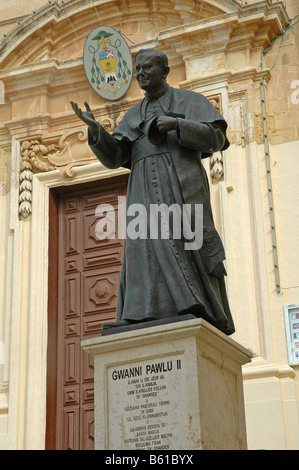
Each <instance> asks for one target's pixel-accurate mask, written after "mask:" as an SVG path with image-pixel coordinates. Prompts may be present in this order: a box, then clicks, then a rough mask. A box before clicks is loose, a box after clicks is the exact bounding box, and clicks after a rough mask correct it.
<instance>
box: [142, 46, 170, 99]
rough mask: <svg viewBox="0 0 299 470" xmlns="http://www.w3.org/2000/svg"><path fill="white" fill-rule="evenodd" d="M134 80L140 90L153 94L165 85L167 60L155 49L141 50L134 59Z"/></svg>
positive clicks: (167, 68) (167, 70) (167, 69)
mask: <svg viewBox="0 0 299 470" xmlns="http://www.w3.org/2000/svg"><path fill="white" fill-rule="evenodd" d="M135 66H136V78H137V81H138V83H139V86H140V88H142V89H143V90H145V91H147V92H149V93H155V92H156V91H157V90H159V88H161V87H162V86H163V85H165V83H166V78H167V75H168V73H169V67H168V58H167V55H166V54H164V52H161V51H156V50H155V49H141V50H140V51H139V52H138V53H137V55H136V57H135Z"/></svg>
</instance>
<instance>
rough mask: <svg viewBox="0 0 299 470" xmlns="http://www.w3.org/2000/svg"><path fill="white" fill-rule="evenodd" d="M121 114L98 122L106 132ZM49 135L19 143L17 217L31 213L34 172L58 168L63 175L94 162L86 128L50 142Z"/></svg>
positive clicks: (65, 176) (72, 172) (66, 175)
mask: <svg viewBox="0 0 299 470" xmlns="http://www.w3.org/2000/svg"><path fill="white" fill-rule="evenodd" d="M123 115H124V113H120V114H119V115H118V116H117V117H115V118H114V119H113V118H110V117H104V118H102V119H100V120H99V122H100V124H101V125H102V126H103V127H104V128H105V129H106V130H107V131H108V132H112V131H113V129H114V128H115V127H116V126H117V125H118V124H119V123H120V121H121V119H122V118H123ZM49 140H50V139H49V137H47V138H44V137H38V138H36V139H28V140H24V141H22V142H21V157H22V165H21V171H20V187H19V216H20V218H21V219H26V218H27V217H28V216H29V215H30V214H31V201H32V178H33V175H34V174H36V173H42V172H47V171H52V170H59V171H60V173H61V175H62V177H63V178H72V177H74V176H75V170H74V167H76V166H81V165H86V164H88V163H92V162H94V161H97V159H96V157H95V155H94V154H93V152H92V151H91V149H90V147H89V145H88V133H87V128H86V127H84V128H80V129H75V130H72V131H70V132H69V133H68V134H66V135H63V136H62V137H61V138H60V139H59V140H58V139H57V137H56V140H55V139H52V141H51V142H50V143H48V142H49Z"/></svg>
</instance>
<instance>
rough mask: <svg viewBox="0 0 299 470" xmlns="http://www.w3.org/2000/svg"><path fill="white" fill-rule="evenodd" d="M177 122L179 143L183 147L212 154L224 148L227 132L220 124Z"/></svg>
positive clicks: (183, 120) (180, 119)
mask: <svg viewBox="0 0 299 470" xmlns="http://www.w3.org/2000/svg"><path fill="white" fill-rule="evenodd" d="M177 120H178V124H179V130H178V137H179V143H180V145H182V146H183V147H187V148H189V149H192V150H198V151H200V152H202V153H210V154H212V153H214V152H217V151H218V150H221V149H222V148H223V146H224V144H225V131H224V130H223V129H222V128H221V123H220V122H219V123H218V122H214V123H203V122H195V121H192V120H189V119H183V118H177Z"/></svg>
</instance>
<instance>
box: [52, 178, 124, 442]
mask: <svg viewBox="0 0 299 470" xmlns="http://www.w3.org/2000/svg"><path fill="white" fill-rule="evenodd" d="M126 182H127V177H124V178H117V179H114V178H113V179H110V182H109V180H105V181H104V180H102V181H99V182H98V187H97V188H95V187H93V188H87V189H86V188H85V189H82V190H76V191H72V192H67V193H64V194H59V195H58V197H57V210H58V219H57V220H58V229H57V232H58V235H57V245H58V257H57V258H58V262H57V264H58V288H57V289H58V296H57V339H56V344H57V352H56V355H57V360H56V363H57V366H56V378H55V379H56V383H57V387H56V418H55V428H56V439H55V440H56V443H55V448H56V449H73V450H88V449H93V448H94V411H93V410H94V408H93V406H94V404H93V398H94V393H93V374H94V370H93V358H92V356H91V355H89V354H87V353H85V352H83V351H82V348H81V345H80V342H81V340H83V339H87V338H91V337H94V336H100V335H101V325H102V323H103V322H106V321H114V318H115V313H116V304H117V293H118V285H119V279H120V271H121V265H122V257H123V240H122V239H120V240H119V239H117V238H114V239H113V238H106V239H100V238H99V236H98V232H97V229H96V227H97V224H98V223H99V221H101V219H100V218H99V216H97V214H98V213H97V214H96V209H97V208H98V207H99V206H100V205H102V204H109V205H110V206H113V208H114V209H115V215H116V217H115V222H116V237H117V233H118V226H117V223H118V217H117V211H118V197H119V196H124V195H125V192H126ZM102 216H104V217H106V213H103V215H102ZM102 222H103V221H102ZM50 230H51V227H50ZM52 427H53V426H52Z"/></svg>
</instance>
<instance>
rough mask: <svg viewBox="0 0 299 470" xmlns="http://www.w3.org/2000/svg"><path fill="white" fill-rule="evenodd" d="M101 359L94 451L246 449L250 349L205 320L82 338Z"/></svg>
mask: <svg viewBox="0 0 299 470" xmlns="http://www.w3.org/2000/svg"><path fill="white" fill-rule="evenodd" d="M82 347H83V349H84V350H85V351H87V352H89V353H91V354H93V355H94V362H95V448H96V449H107V450H108V449H110V450H149V449H150V450H162V449H166V450H194V449H199V450H212V449H215V450H224V449H228V450H245V449H246V429H245V415H244V401H243V381H242V371H241V366H242V365H243V364H245V363H247V362H250V360H251V353H250V352H249V351H248V350H246V349H245V348H243V347H242V346H240V345H239V344H238V343H236V342H235V341H234V340H232V339H231V338H229V337H227V336H226V335H224V334H223V333H221V332H220V331H219V330H217V329H216V328H214V327H213V326H211V325H210V324H209V323H207V322H205V321H204V320H202V319H197V318H196V319H191V320H186V321H184V320H183V321H180V322H175V323H167V324H162V325H160V326H150V327H147V328H142V329H136V330H132V331H127V332H123V333H117V334H112V335H107V336H102V337H99V338H94V339H91V340H86V341H83V342H82Z"/></svg>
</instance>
